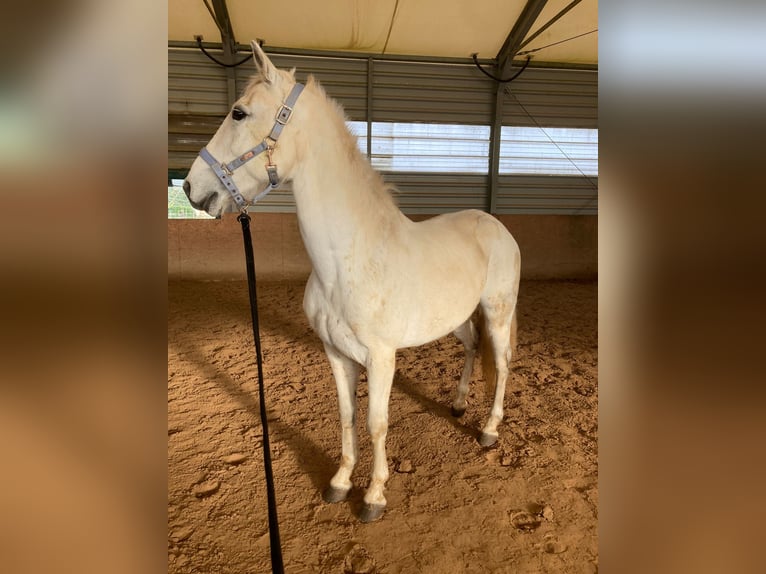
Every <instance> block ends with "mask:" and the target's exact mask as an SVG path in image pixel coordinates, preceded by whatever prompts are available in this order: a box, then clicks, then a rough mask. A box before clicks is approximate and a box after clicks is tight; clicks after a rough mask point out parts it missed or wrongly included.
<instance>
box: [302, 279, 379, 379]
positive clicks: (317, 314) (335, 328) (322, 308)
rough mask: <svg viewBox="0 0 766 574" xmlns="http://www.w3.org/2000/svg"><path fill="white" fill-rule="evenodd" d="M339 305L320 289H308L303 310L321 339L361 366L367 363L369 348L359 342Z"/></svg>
mask: <svg viewBox="0 0 766 574" xmlns="http://www.w3.org/2000/svg"><path fill="white" fill-rule="evenodd" d="M337 307H338V306H337V303H336V304H333V302H332V301H331V300H330V299H328V298H327V297H325V296H324V294H323V293H322V292H321V291H319V290H318V289H312V288H311V282H309V285H308V286H307V287H306V295H305V297H304V301H303V308H304V311H305V312H306V316H307V317H308V320H309V324H310V325H311V327H312V328H313V329H314V331H315V332H316V334H317V335H318V336H319V338H320V339H321V340H322V341H323V342H324V343H327V344H329V345H332V346H333V347H335V348H336V349H338V350H339V351H340V352H341V353H343V354H344V355H346V356H347V357H350V358H352V359H354V360H355V361H356V362H358V363H360V364H366V362H367V347H366V346H365V345H364V344H362V342H361V341H360V340H359V338H358V336H357V333H356V329H354V326H353V325H350V324H349V322H348V321H347V320H346V319H345V318H344V313H342V310H341V309H339V308H337Z"/></svg>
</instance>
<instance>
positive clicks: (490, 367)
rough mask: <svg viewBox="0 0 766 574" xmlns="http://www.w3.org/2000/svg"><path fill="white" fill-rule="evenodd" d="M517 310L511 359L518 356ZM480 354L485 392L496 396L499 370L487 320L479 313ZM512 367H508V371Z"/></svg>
mask: <svg viewBox="0 0 766 574" xmlns="http://www.w3.org/2000/svg"><path fill="white" fill-rule="evenodd" d="M516 316H517V313H516V309H514V310H513V316H512V317H511V341H510V350H511V359H513V357H514V356H515V355H516V332H517V325H516ZM479 354H480V355H481V370H482V375H483V377H484V390H485V392H486V393H487V396H490V397H494V396H495V386H496V385H497V369H496V368H495V353H494V352H493V350H492V343H491V341H490V339H489V331H488V330H487V320H486V318H485V317H484V313H483V312H480V313H479ZM510 368H511V365H508V369H510Z"/></svg>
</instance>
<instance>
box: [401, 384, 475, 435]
mask: <svg viewBox="0 0 766 574" xmlns="http://www.w3.org/2000/svg"><path fill="white" fill-rule="evenodd" d="M455 384H457V381H455ZM419 386H420V385H418V383H417V382H416V381H413V380H412V379H411V378H410V377H409V376H408V375H407V374H406V373H403V372H402V371H401V370H399V369H397V370H396V373H395V374H394V388H395V389H397V390H399V391H401V392H402V393H404V394H405V395H407V396H408V397H409V398H410V399H412V400H414V401H415V402H416V403H417V404H418V405H420V406H421V407H422V408H423V411H424V412H429V413H431V414H433V415H436V416H438V417H440V418H442V419H444V420H445V421H447V422H448V423H449V424H451V425H452V426H453V427H454V428H455V430H457V431H459V432H460V433H462V434H464V435H465V436H468V437H471V438H473V439H478V438H479V434H480V433H479V430H478V429H474V428H472V427H469V426H467V425H465V424H463V422H462V420H463V419H460V418H456V417H454V416H452V409H451V405H445V404H443V403H441V402H439V401H436V400H434V399H432V398H431V397H429V396H427V395H425V394H423V392H422V391H421V390H420V388H419Z"/></svg>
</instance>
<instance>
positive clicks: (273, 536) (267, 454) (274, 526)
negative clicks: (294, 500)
mask: <svg viewBox="0 0 766 574" xmlns="http://www.w3.org/2000/svg"><path fill="white" fill-rule="evenodd" d="M237 221H239V222H240V223H241V224H242V238H243V240H244V242H245V263H246V264H247V288H248V291H249V293H250V316H251V318H252V323H253V339H254V340H255V357H256V362H257V364H258V398H259V402H260V410H261V426H262V427H263V466H264V469H265V471H266V494H267V497H268V505H269V545H270V547H271V571H272V573H273V574H283V573H284V566H283V564H282V545H281V543H280V541H279V520H278V519H277V500H276V496H275V494H274V474H273V473H272V471H271V445H270V443H269V424H268V420H267V418H266V397H265V393H264V390H263V358H262V355H261V336H260V327H259V324H258V300H257V296H256V291H255V263H254V262H253V239H252V237H251V236H250V216H249V215H248V214H247V212H246V211H243V212H242V213H240V214H239V216H238V217H237Z"/></svg>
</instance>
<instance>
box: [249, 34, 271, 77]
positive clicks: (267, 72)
mask: <svg viewBox="0 0 766 574" xmlns="http://www.w3.org/2000/svg"><path fill="white" fill-rule="evenodd" d="M250 46H251V47H252V48H253V61H254V62H255V67H256V69H257V70H258V73H259V74H260V75H261V77H262V78H263V79H264V81H266V83H268V84H272V83H274V80H276V79H277V69H276V68H275V67H274V64H272V63H271V60H269V57H268V56H267V55H266V53H265V52H264V51H263V49H262V48H261V46H260V44H258V42H256V41H255V40H253V41H251V42H250Z"/></svg>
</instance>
